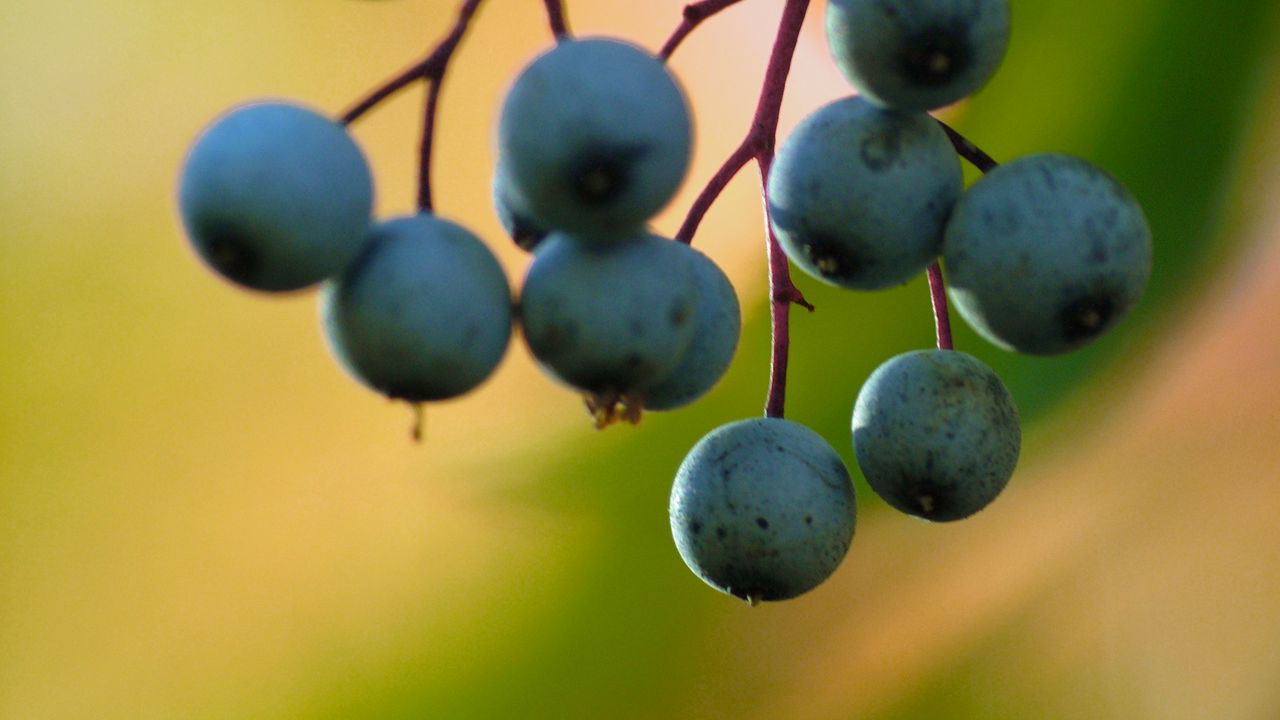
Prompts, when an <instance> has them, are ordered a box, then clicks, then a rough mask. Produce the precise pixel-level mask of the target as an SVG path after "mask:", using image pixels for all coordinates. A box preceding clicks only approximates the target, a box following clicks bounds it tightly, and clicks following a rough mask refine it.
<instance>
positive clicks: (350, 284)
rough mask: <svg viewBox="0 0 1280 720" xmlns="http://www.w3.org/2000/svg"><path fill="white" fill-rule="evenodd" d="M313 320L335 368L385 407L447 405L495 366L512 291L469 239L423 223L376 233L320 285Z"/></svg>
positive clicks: (405, 221)
mask: <svg viewBox="0 0 1280 720" xmlns="http://www.w3.org/2000/svg"><path fill="white" fill-rule="evenodd" d="M321 312H322V319H323V322H324V328H325V331H326V336H327V338H328V341H329V346H330V349H331V350H332V351H333V354H334V355H335V356H336V358H337V359H338V361H339V363H340V364H341V365H342V366H343V367H344V368H346V369H347V371H348V372H350V373H351V374H352V375H353V376H354V377H355V378H356V379H358V380H359V381H360V382H362V383H364V384H365V385H367V386H369V387H371V388H373V389H374V390H377V391H378V392H381V393H383V394H384V395H387V396H389V397H392V398H397V399H403V400H408V401H410V402H423V401H427V400H444V399H447V398H452V397H456V396H458V395H461V394H463V393H465V392H467V391H468V390H471V389H472V388H474V387H476V386H477V385H479V384H480V383H481V382H482V381H484V380H485V379H486V378H487V377H489V375H490V374H491V373H492V372H493V370H494V368H496V367H497V365H498V361H499V360H501V359H502V356H503V354H504V353H505V352H506V348H507V345H508V343H509V341H510V338H511V327H512V311H511V290H510V287H509V286H508V284H507V279H506V275H505V274H504V273H503V271H502V267H501V266H500V265H498V261H497V259H495V258H494V256H493V253H491V252H490V251H489V249H488V248H487V247H485V245H484V243H482V242H481V241H480V240H479V239H478V238H476V237H475V236H474V235H472V234H471V233H470V232H468V231H467V230H466V229H464V228H462V227H459V226H458V225H455V224H453V223H451V222H449V221H447V220H442V219H440V218H437V217H434V216H431V215H425V214H423V215H415V216H411V217H402V218H397V219H394V220H390V221H387V222H384V223H382V224H380V225H377V226H376V227H375V228H374V229H373V231H372V234H371V236H370V240H369V245H368V247H367V248H366V249H365V252H364V253H363V254H361V255H360V257H359V258H358V259H357V260H356V262H355V263H354V264H352V266H351V267H350V268H348V270H347V272H346V273H344V274H343V275H342V276H340V277H338V278H336V279H335V280H333V281H331V282H329V283H326V284H325V286H324V293H323V296H322V307H321Z"/></svg>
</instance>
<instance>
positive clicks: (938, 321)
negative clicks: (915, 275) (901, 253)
mask: <svg viewBox="0 0 1280 720" xmlns="http://www.w3.org/2000/svg"><path fill="white" fill-rule="evenodd" d="M928 274H929V295H930V297H931V298H932V300H933V323H934V325H935V326H936V327H937V329H938V349H939V350H954V349H955V345H954V344H953V343H952V341H951V314H950V312H949V311H948V309H947V286H946V285H945V284H944V283H943V281H942V266H941V265H939V264H938V261H937V260H934V261H933V264H932V265H930V266H929V273H928Z"/></svg>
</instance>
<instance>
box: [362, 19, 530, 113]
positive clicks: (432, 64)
mask: <svg viewBox="0 0 1280 720" xmlns="http://www.w3.org/2000/svg"><path fill="white" fill-rule="evenodd" d="M482 1H483V0H464V2H463V3H462V5H461V6H460V7H459V8H458V19H457V20H456V21H455V22H454V25H453V29H452V30H450V31H449V34H448V35H446V36H445V37H444V39H443V40H441V41H440V43H439V44H438V45H436V47H435V49H434V50H432V51H431V54H429V55H427V57H425V58H424V59H422V60H419V61H418V62H416V63H414V64H413V65H410V66H409V67H407V68H405V69H404V70H402V71H400V73H399V74H397V75H396V76H395V77H393V78H391V79H390V80H387V81H386V82H384V83H383V84H382V85H379V86H378V87H377V88H375V89H374V90H372V91H371V92H369V94H368V95H366V96H365V97H364V98H362V99H361V100H360V101H358V102H356V103H355V104H354V105H352V106H351V107H350V108H349V109H348V110H347V111H346V112H344V113H342V115H341V117H340V118H339V120H340V122H341V123H342V124H343V125H350V124H351V123H353V122H355V121H356V120H358V119H360V117H361V116H363V115H364V114H365V113H367V112H369V111H370V110H372V109H374V108H375V107H377V106H378V105H380V104H382V102H383V101H385V100H386V99H387V98H389V97H391V96H392V95H395V94H396V93H398V92H400V91H401V90H403V89H405V88H406V87H408V86H410V85H412V84H413V83H415V82H417V81H419V80H429V81H432V82H434V83H439V82H440V80H441V79H442V78H443V77H444V71H445V68H446V67H447V66H448V65H449V58H451V57H452V56H453V51H454V50H456V49H457V47H458V43H459V42H461V41H462V36H463V35H464V34H465V33H466V31H467V25H468V24H469V23H470V22H471V17H472V16H473V15H475V13H476V9H477V8H479V7H480V3H481V2H482ZM548 1H550V0H548Z"/></svg>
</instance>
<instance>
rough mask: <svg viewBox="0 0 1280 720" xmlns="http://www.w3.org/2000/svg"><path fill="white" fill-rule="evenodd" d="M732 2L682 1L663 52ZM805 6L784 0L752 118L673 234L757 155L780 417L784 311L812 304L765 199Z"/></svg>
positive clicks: (771, 409) (773, 410) (687, 235)
mask: <svg viewBox="0 0 1280 720" xmlns="http://www.w3.org/2000/svg"><path fill="white" fill-rule="evenodd" d="M732 4H733V2H731V1H729V0H704V1H703V2H699V3H693V4H692V5H688V6H686V7H685V14H684V20H683V21H682V22H681V25H680V27H679V28H677V29H676V32H675V33H674V34H673V35H672V36H671V39H670V40H668V41H667V44H666V45H665V46H663V57H669V56H670V54H671V52H673V51H674V50H675V48H676V46H678V45H679V44H680V41H681V40H683V39H684V38H685V37H686V36H687V35H688V34H689V33H690V32H691V31H692V30H693V28H694V27H696V26H697V24H698V23H700V22H702V20H705V19H706V18H707V17H710V16H711V15H712V14H714V13H716V12H719V11H720V10H723V9H724V8H726V7H728V6H729V5H732ZM808 9H809V0H786V5H785V6H784V7H783V9H782V18H781V20H779V22H778V34H777V36H776V37H775V38H774V41H773V50H771V51H770V53H769V65H768V67H767V68H766V69H765V73H764V82H763V83H762V84H761V87H760V98H759V100H758V101H757V102H756V111H755V115H754V116H753V117H752V119H751V127H750V129H749V130H748V131H747V136H746V137H745V138H743V140H742V143H741V144H740V145H738V147H737V148H736V149H735V150H734V151H733V153H732V154H730V155H729V157H728V159H726V160H725V162H724V163H723V164H722V165H721V166H720V169H719V170H717V171H716V173H715V175H713V176H712V177H711V180H710V181H709V182H708V183H707V185H706V187H704V188H703V190H702V192H701V193H699V195H698V197H697V199H696V200H694V203H693V206H692V207H690V209H689V213H688V215H686V216H685V220H684V223H683V224H682V225H681V226H680V231H679V232H678V233H677V234H676V238H677V239H678V240H680V241H681V242H685V243H688V242H692V240H693V236H694V234H695V233H696V232H697V230H698V224H699V223H701V222H702V218H703V216H704V215H706V213H707V210H708V209H709V208H710V207H711V205H712V204H713V203H714V202H715V201H716V198H718V197H719V196H720V193H721V192H722V191H723V190H724V188H725V186H726V185H728V184H729V181H730V180H731V179H733V177H734V176H735V175H737V174H738V171H740V170H741V169H742V168H743V167H744V166H745V165H746V164H747V162H748V161H749V160H753V159H754V160H755V161H756V165H758V166H759V168H760V183H761V188H762V194H765V195H766V199H765V237H766V244H767V249H768V257H769V317H770V322H771V327H772V331H773V333H772V335H773V341H772V345H773V351H772V354H771V355H770V359H771V362H770V368H769V392H768V395H767V397H766V399H765V415H767V416H769V417H782V416H783V410H784V406H785V405H786V396H787V359H788V357H789V351H790V347H791V338H790V316H789V314H788V313H789V312H790V309H791V304H792V303H795V304H798V305H801V306H803V307H806V308H808V309H809V310H812V309H813V306H812V305H810V304H809V303H808V302H806V301H805V299H804V296H803V295H802V294H801V293H800V291H799V290H798V289H796V286H795V284H794V283H792V282H791V270H790V267H789V266H788V265H787V256H786V254H785V253H783V252H782V247H781V246H780V245H779V244H778V239H777V238H776V237H774V234H773V227H772V224H771V223H770V222H769V219H768V208H769V203H768V199H767V192H768V180H769V167H770V166H771V165H772V163H773V149H774V146H775V145H776V143H777V135H778V115H779V113H780V112H781V109H782V96H783V94H784V93H785V92H786V88H787V75H788V73H790V71H791V59H792V57H793V56H794V55H795V51H796V43H797V42H798V41H799V38H800V28H801V27H802V26H803V25H804V16H805V13H806V12H807V11H808Z"/></svg>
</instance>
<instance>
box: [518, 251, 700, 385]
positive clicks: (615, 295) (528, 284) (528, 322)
mask: <svg viewBox="0 0 1280 720" xmlns="http://www.w3.org/2000/svg"><path fill="white" fill-rule="evenodd" d="M679 245H680V244H679V243H676V242H674V241H672V240H667V239H665V238H661V237H658V236H656V235H651V234H649V233H645V232H641V233H639V234H636V235H633V236H631V237H628V238H626V239H623V240H618V241H614V242H608V243H600V242H592V241H589V240H582V239H580V238H579V237H577V236H570V235H567V234H565V233H560V232H556V233H552V234H551V235H549V236H547V238H546V239H545V240H543V241H542V244H541V245H540V246H539V247H538V252H537V253H536V254H534V256H533V262H532V263H531V264H530V265H529V270H528V273H527V274H526V276H525V280H524V287H523V289H522V290H521V295H520V320H521V326H522V327H523V329H524V337H525V340H526V341H527V342H528V344H529V349H530V350H531V351H532V352H533V356H534V357H535V358H537V360H538V362H539V363H540V364H541V365H542V367H543V368H544V369H546V370H547V371H548V372H550V373H551V374H552V375H553V376H555V377H556V378H558V379H559V380H561V381H563V382H564V383H566V384H568V385H571V386H573V387H575V388H578V389H580V390H585V391H587V392H590V393H595V394H600V395H605V394H618V395H625V394H631V393H634V392H636V391H637V390H639V389H640V388H642V387H645V386H647V385H649V384H651V383H654V382H656V381H658V380H660V379H662V378H665V377H667V375H668V374H669V373H670V372H671V371H672V370H674V369H675V367H676V365H677V364H679V362H680V359H681V358H682V357H683V355H684V352H685V350H686V349H688V347H689V344H690V343H691V342H692V341H693V333H694V329H695V328H696V326H697V320H696V315H695V312H696V306H697V291H696V289H695V285H694V279H693V269H692V267H691V266H690V262H689V257H688V255H687V254H686V252H685V250H684V249H682V248H681V247H679Z"/></svg>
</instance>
